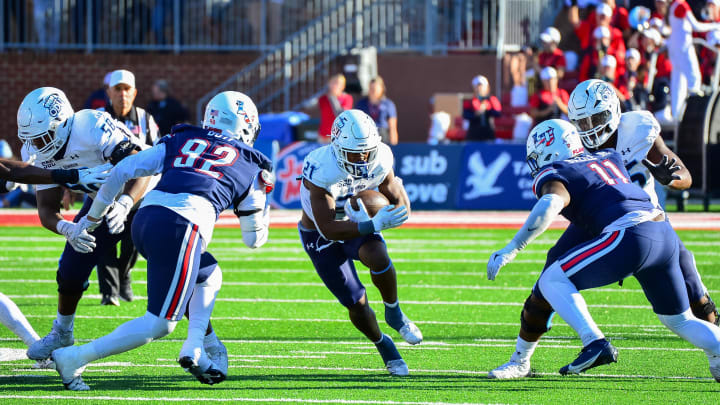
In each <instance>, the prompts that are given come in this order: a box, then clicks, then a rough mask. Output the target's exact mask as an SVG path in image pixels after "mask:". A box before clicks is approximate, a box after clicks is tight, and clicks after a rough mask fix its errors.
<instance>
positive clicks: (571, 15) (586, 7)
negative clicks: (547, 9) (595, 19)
mask: <svg viewBox="0 0 720 405" xmlns="http://www.w3.org/2000/svg"><path fill="white" fill-rule="evenodd" d="M598 4H600V0H565V7H566V8H567V15H568V20H569V21H570V23H571V24H572V25H573V27H575V28H577V27H578V26H579V25H580V22H581V21H583V20H585V19H586V18H587V17H588V16H589V15H590V14H592V13H593V12H594V10H595V6H597V5H598ZM590 32H592V31H590Z"/></svg>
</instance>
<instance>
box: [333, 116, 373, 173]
mask: <svg viewBox="0 0 720 405" xmlns="http://www.w3.org/2000/svg"><path fill="white" fill-rule="evenodd" d="M380 142H381V140H380V135H379V134H378V130H377V126H376V125H375V121H373V120H372V118H370V116H369V115H367V114H365V113H364V112H362V111H360V110H347V111H343V112H342V113H341V114H340V115H338V116H337V118H335V121H334V122H333V125H332V129H331V130H330V143H331V145H332V149H333V153H334V154H335V159H336V160H337V163H338V166H340V169H342V170H343V171H345V172H346V173H348V174H349V175H351V176H353V177H358V178H360V177H367V176H368V174H369V173H370V172H371V171H372V169H373V168H374V167H375V164H376V159H377V151H378V145H380ZM358 154H367V157H366V158H365V159H366V160H358V161H355V160H357V157H356V156H354V155H358Z"/></svg>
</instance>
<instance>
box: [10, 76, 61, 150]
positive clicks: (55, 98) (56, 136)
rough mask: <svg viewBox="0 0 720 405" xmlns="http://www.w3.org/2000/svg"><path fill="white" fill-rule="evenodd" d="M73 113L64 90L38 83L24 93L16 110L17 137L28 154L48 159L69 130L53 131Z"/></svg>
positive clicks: (58, 147) (59, 146)
mask: <svg viewBox="0 0 720 405" xmlns="http://www.w3.org/2000/svg"><path fill="white" fill-rule="evenodd" d="M73 114H74V111H73V108H72V106H71V105H70V101H69V100H68V99H67V97H66V96H65V93H63V92H62V90H60V89H56V88H54V87H40V88H39V89H35V90H33V91H31V92H30V93H28V95H27V96H25V98H24V99H23V101H22V103H20V107H19V108H18V112H17V126H18V138H20V140H21V141H23V144H25V146H26V147H27V149H28V152H29V153H30V154H31V155H37V157H38V158H39V159H41V160H48V159H50V158H52V157H53V156H55V154H56V153H57V152H58V151H59V150H60V149H61V148H62V147H63V145H64V144H65V141H66V140H67V136H68V133H69V131H57V128H58V126H60V125H62V124H63V123H64V122H65V121H66V120H67V119H68V118H70V117H72V115H73Z"/></svg>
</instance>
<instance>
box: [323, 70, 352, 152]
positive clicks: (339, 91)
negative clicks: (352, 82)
mask: <svg viewBox="0 0 720 405" xmlns="http://www.w3.org/2000/svg"><path fill="white" fill-rule="evenodd" d="M352 106H353V99H352V96H351V95H349V94H347V93H345V76H343V75H342V74H336V75H334V76H331V77H330V80H328V84H327V92H326V93H325V94H323V95H322V96H320V98H319V99H318V108H319V109H320V127H319V128H318V141H320V142H323V143H328V142H330V129H331V128H332V123H333V121H335V117H337V116H338V115H340V113H341V112H343V111H345V110H349V109H351V108H352Z"/></svg>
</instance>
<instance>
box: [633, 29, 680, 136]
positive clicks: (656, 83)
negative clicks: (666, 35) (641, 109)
mask: <svg viewBox="0 0 720 405" xmlns="http://www.w3.org/2000/svg"><path fill="white" fill-rule="evenodd" d="M640 44H641V48H640V56H641V58H642V62H641V66H643V65H644V66H647V70H648V80H647V85H646V88H647V89H649V90H650V94H651V97H650V101H651V108H650V111H652V112H653V114H655V118H657V120H658V121H660V122H661V123H669V122H672V114H671V111H670V74H671V71H672V64H671V63H670V60H669V58H668V57H667V53H666V49H665V48H664V47H663V39H662V36H661V35H660V33H659V32H658V31H657V30H656V29H655V28H650V29H647V30H645V31H643V32H642V36H641V40H640ZM638 70H640V67H639V68H638Z"/></svg>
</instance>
